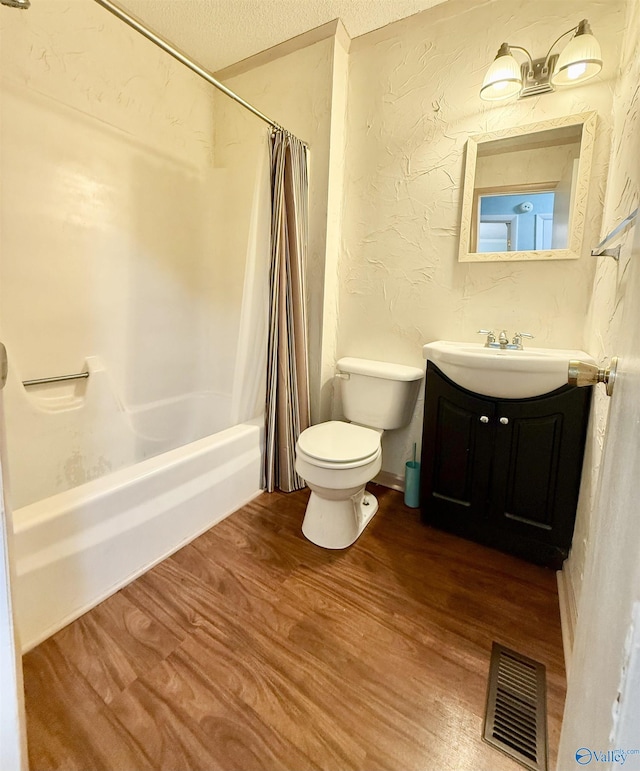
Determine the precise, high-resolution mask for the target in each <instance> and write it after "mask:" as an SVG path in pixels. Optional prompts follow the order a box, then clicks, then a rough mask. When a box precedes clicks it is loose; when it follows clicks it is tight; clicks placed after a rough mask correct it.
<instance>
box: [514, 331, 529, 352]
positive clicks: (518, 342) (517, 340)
mask: <svg viewBox="0 0 640 771" xmlns="http://www.w3.org/2000/svg"><path fill="white" fill-rule="evenodd" d="M523 337H528V338H529V339H530V340H533V335H530V334H529V333H528V332H515V333H514V335H513V342H512V343H511V344H512V345H517V346H518V347H519V348H522V338H523Z"/></svg>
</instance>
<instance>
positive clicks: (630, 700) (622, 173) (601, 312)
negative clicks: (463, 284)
mask: <svg viewBox="0 0 640 771" xmlns="http://www.w3.org/2000/svg"><path fill="white" fill-rule="evenodd" d="M639 53H640V4H638V3H637V2H635V0H630V2H629V3H628V10H627V23H626V34H625V39H624V45H623V46H621V54H622V55H621V62H620V74H619V79H618V81H617V83H616V89H615V94H614V114H613V118H614V120H613V142H612V154H611V163H610V173H609V178H608V181H607V193H606V201H605V211H604V221H603V228H602V230H603V232H602V235H603V236H604V235H606V233H607V232H609V231H610V230H611V229H613V227H615V226H616V225H617V224H618V223H620V222H621V221H622V220H623V219H624V218H625V217H626V216H627V215H628V214H630V213H631V211H633V210H634V209H635V208H636V207H637V206H638V204H639V203H640V98H639V97H640V94H639V92H638V83H640V56H639ZM620 242H622V243H623V248H622V251H621V259H620V263H619V264H617V263H615V262H614V261H613V260H612V259H611V258H605V257H602V258H599V260H598V265H597V272H596V277H595V281H594V291H593V298H592V303H591V308H590V319H589V322H590V323H589V330H590V337H591V339H592V341H593V343H592V345H593V350H594V352H596V353H597V354H599V355H600V356H601V357H604V358H606V359H609V358H610V357H611V356H613V355H619V356H620V370H619V376H618V380H617V383H616V388H615V390H614V393H613V397H612V398H609V397H607V396H605V395H604V391H603V390H602V389H601V387H598V388H597V397H598V398H597V399H596V400H595V402H594V407H595V411H594V420H593V421H592V424H593V430H592V436H591V445H592V448H593V451H592V467H590V469H588V470H587V473H586V474H585V482H586V483H587V484H586V485H583V492H585V493H587V492H588V493H589V495H588V496H587V495H586V494H585V496H584V497H585V500H584V501H583V504H584V505H583V507H582V508H581V510H580V511H579V515H578V519H577V521H576V530H575V534H574V546H573V549H572V552H571V555H570V558H569V560H568V561H567V563H566V564H565V569H564V573H566V574H567V575H568V578H569V581H570V584H571V586H572V588H573V590H574V592H575V594H576V596H577V597H578V617H577V628H576V635H575V644H574V648H573V652H572V655H571V661H570V669H569V676H568V682H567V699H566V705H565V715H564V721H563V727H562V736H561V740H560V748H559V752H558V768H559V769H565V768H573V767H577V766H576V764H575V753H576V750H577V749H578V748H580V747H587V748H588V749H590V750H595V751H597V752H598V753H606V752H607V751H608V750H610V749H614V750H624V751H626V750H635V751H636V752H637V751H638V749H640V722H639V709H640V700H639V697H640V690H639V688H640V685H639V682H638V666H639V664H640V629H639V624H640V613H639V611H640V561H639V560H638V555H639V554H640V519H639V518H638V474H640V450H639V447H640V444H639V442H638V426H639V425H640V409H639V405H640V342H639V338H638V328H639V327H640V265H639V264H638V262H639V261H640V226H639V225H638V224H636V225H635V227H634V228H633V229H631V230H630V231H629V232H628V233H627V234H626V236H625V237H623V238H622V239H616V240H614V242H613V244H612V245H615V244H616V243H620ZM634 242H635V243H634ZM632 246H633V247H634V248H633V253H632ZM609 410H610V411H611V415H610V416H609V415H608V412H609ZM605 425H606V435H605ZM603 444H604V449H603ZM602 451H603V452H602ZM601 452H602V468H601V469H600V468H599V466H600V457H601ZM589 472H590V473H589ZM596 472H597V473H596ZM585 488H586V489H585ZM599 765H600V764H599ZM601 765H602V767H603V768H607V769H609V770H611V769H618V768H621V767H624V768H638V758H637V756H635V755H630V756H628V757H627V758H626V761H624V760H621V758H620V757H618V759H617V762H605V763H602V764H601Z"/></svg>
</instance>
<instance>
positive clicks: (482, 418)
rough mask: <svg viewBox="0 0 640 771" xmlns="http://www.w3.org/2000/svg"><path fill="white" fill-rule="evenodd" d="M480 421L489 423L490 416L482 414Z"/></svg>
mask: <svg viewBox="0 0 640 771" xmlns="http://www.w3.org/2000/svg"><path fill="white" fill-rule="evenodd" d="M480 422H481V423H488V422H489V418H488V417H487V416H486V415H481V416H480Z"/></svg>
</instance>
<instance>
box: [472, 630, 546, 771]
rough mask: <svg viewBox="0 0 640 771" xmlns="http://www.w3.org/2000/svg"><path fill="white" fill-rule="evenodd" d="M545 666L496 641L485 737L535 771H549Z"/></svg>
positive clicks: (490, 673)
mask: <svg viewBox="0 0 640 771" xmlns="http://www.w3.org/2000/svg"><path fill="white" fill-rule="evenodd" d="M546 702H547V694H546V678H545V668H544V665H543V664H540V663H539V662H537V661H533V659H529V658H527V657H526V656H523V655H522V654H521V653H517V652H516V651H512V650H510V649H509V648H505V647H504V646H502V645H498V643H493V649H492V651H491V667H490V670H489V688H488V692H487V713H486V717H485V721H484V736H483V738H484V740H485V741H486V742H488V743H489V744H491V745H492V746H494V747H496V748H497V749H499V750H502V752H504V753H506V754H507V755H509V757H511V758H513V759H514V760H517V761H518V763H521V764H522V765H523V766H525V767H526V768H530V769H532V771H546V770H547V703H546Z"/></svg>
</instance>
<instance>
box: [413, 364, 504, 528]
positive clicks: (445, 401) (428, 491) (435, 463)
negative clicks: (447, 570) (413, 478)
mask: <svg viewBox="0 0 640 771" xmlns="http://www.w3.org/2000/svg"><path fill="white" fill-rule="evenodd" d="M494 411H495V405H494V403H493V401H492V400H490V399H483V398H482V397H479V396H475V395H474V394H471V393H469V392H468V391H465V390H463V389H461V388H459V387H458V386H456V385H454V384H453V383H452V382H451V381H450V380H448V378H446V377H445V376H444V375H443V374H442V373H441V372H440V370H439V369H438V368H437V367H436V366H435V365H434V364H432V363H431V362H428V365H427V385H426V393H425V414H424V428H423V444H422V462H421V465H422V490H421V497H422V516H423V519H424V520H425V521H426V522H429V523H431V524H434V525H437V526H438V527H442V528H444V529H446V530H451V531H453V532H457V533H460V534H461V535H466V536H468V537H471V538H473V537H480V536H481V533H482V531H483V529H485V528H486V516H487V491H488V483H489V472H490V467H491V446H492V443H493V436H494V430H495V425H494V419H493V416H494Z"/></svg>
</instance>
